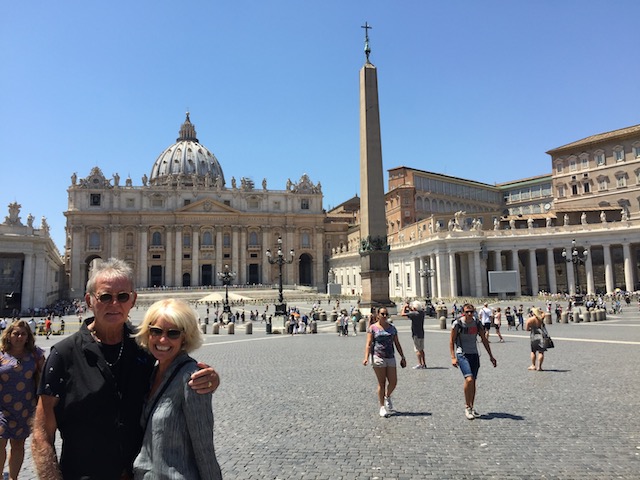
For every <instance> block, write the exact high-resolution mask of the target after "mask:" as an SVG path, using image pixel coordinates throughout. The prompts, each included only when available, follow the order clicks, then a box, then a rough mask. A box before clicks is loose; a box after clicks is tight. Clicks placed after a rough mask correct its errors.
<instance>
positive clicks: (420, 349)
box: [400, 300, 427, 370]
mask: <svg viewBox="0 0 640 480" xmlns="http://www.w3.org/2000/svg"><path fill="white" fill-rule="evenodd" d="M400 315H402V316H404V317H407V318H408V319H409V320H411V337H412V338H413V350H414V351H415V352H416V357H418V364H417V365H415V366H414V367H413V369H414V370H422V369H426V368H427V363H426V361H425V357H424V308H423V307H422V303H420V302H419V301H417V300H414V301H413V302H411V303H410V304H409V303H405V304H404V305H403V306H402V311H401V312H400Z"/></svg>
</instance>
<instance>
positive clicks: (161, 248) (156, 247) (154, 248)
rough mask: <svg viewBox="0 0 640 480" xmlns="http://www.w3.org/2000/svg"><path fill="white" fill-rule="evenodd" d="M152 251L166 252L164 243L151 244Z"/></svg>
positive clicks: (150, 249)
mask: <svg viewBox="0 0 640 480" xmlns="http://www.w3.org/2000/svg"><path fill="white" fill-rule="evenodd" d="M149 251H150V252H164V245H151V246H150V247H149Z"/></svg>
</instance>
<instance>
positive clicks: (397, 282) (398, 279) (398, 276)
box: [396, 272, 400, 288]
mask: <svg viewBox="0 0 640 480" xmlns="http://www.w3.org/2000/svg"><path fill="white" fill-rule="evenodd" d="M396 288H400V274H399V273H398V272H396Z"/></svg>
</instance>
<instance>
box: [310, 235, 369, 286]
mask: <svg viewBox="0 0 640 480" xmlns="http://www.w3.org/2000/svg"><path fill="white" fill-rule="evenodd" d="M323 238H324V229H323V228H322V227H316V228H315V238H314V239H313V250H314V252H315V253H314V254H313V256H314V259H313V278H312V279H311V283H312V284H314V285H316V286H317V287H318V289H319V290H318V291H319V292H322V291H324V289H325V288H326V287H327V286H326V284H325V282H324V253H323V252H324V243H323ZM358 277H359V275H356V282H355V283H356V287H355V288H356V293H357V292H358V291H359V290H358V287H357V283H358Z"/></svg>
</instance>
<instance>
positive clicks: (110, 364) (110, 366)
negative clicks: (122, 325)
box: [104, 340, 124, 368]
mask: <svg viewBox="0 0 640 480" xmlns="http://www.w3.org/2000/svg"><path fill="white" fill-rule="evenodd" d="M123 350H124V340H123V341H122V342H120V351H119V352H118V358H116V360H115V361H114V362H113V363H109V362H107V359H106V357H105V359H104V361H105V362H106V363H107V365H109V368H113V366H114V365H115V364H116V363H118V362H119V361H120V357H122V351H123Z"/></svg>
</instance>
